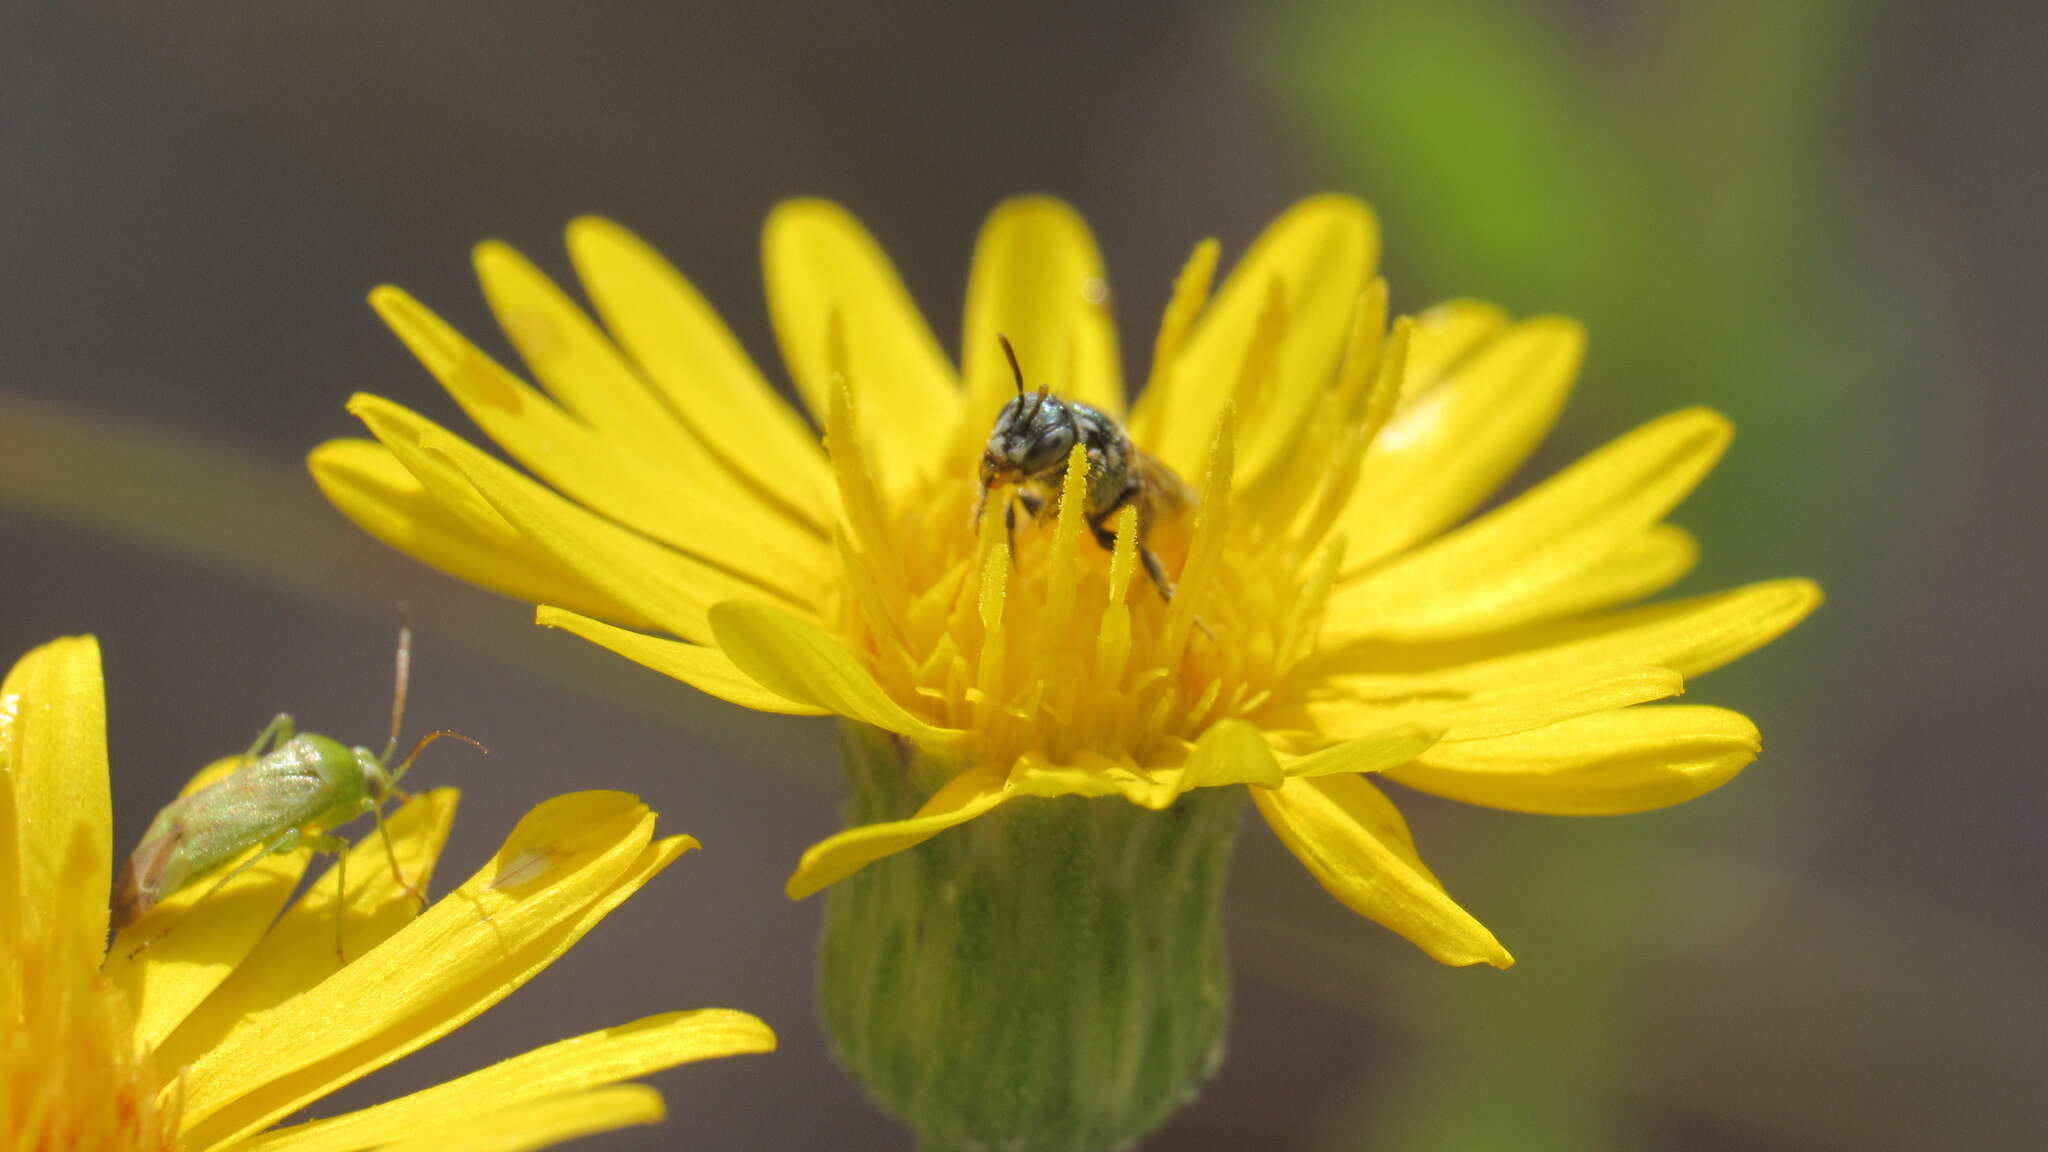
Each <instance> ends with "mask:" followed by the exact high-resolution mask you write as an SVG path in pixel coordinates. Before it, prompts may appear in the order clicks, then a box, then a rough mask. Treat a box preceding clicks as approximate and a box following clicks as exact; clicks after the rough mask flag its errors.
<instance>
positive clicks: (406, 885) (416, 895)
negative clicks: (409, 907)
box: [370, 805, 427, 912]
mask: <svg viewBox="0 0 2048 1152" xmlns="http://www.w3.org/2000/svg"><path fill="white" fill-rule="evenodd" d="M370 815H371V816H373V817H375V818H376V820H377V838H378V839H379V840H382V841H383V842H384V858H385V859H386V860H389V861H390V862H391V877H392V879H394V880H396V881H398V886H399V887H400V888H403V889H405V894H406V895H408V896H410V897H412V898H413V902H414V903H416V904H418V905H419V906H420V910H421V911H422V912H424V911H426V908H427V894H426V893H425V892H422V891H420V890H419V889H418V888H416V887H414V886H413V882H412V881H410V880H407V879H406V878H405V872H404V870H403V869H401V868H399V866H398V849H396V848H394V847H392V845H391V833H390V831H389V830H388V829H386V828H385V827H384V808H383V806H382V805H378V806H376V807H374V808H371V809H370Z"/></svg>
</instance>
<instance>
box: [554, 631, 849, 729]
mask: <svg viewBox="0 0 2048 1152" xmlns="http://www.w3.org/2000/svg"><path fill="white" fill-rule="evenodd" d="M533 622H534V623H535V624H538V625H540V626H541V627H543V628H560V629H562V630H564V631H567V632H573V633H575V634H576V635H578V636H581V637H583V638H584V639H585V640H588V641H590V642H591V643H592V644H595V645H597V646H598V647H600V648H609V649H611V650H612V651H614V652H616V653H618V654H619V655H621V656H624V657H625V658H626V659H628V660H631V661H633V662H634V663H635V664H641V665H644V666H646V667H648V668H652V669H654V670H655V671H656V672H659V673H661V674H662V675H664V676H668V677H671V678H673V679H676V680H681V681H682V682H683V683H685V684H688V685H689V686H690V687H692V688H695V689H697V690H698V691H699V692H703V693H705V694H707V695H711V696H716V697H718V698H719V699H720V700H725V701H729V702H731V703H734V704H737V705H739V706H740V707H742V708H752V709H754V710H755V711H757V712H780V713H782V714H784V715H788V716H823V715H826V714H827V712H826V710H825V709H823V708H820V707H817V706H815V705H811V704H799V703H797V702H796V701H794V700H791V699H789V698H787V697H784V696H778V695H776V694H775V693H773V692H770V691H769V690H768V689H766V688H763V687H761V685H760V684H759V683H758V682H757V681H755V679H754V678H753V677H751V676H749V675H747V674H746V673H744V672H742V671H740V670H739V667H738V666H737V665H735V664H734V663H733V662H732V658H731V657H729V656H727V655H726V654H725V653H723V652H721V651H719V650H718V649H716V648H708V647H705V646H704V645H701V644H685V643H682V642H680V641H676V640H661V639H657V638H656V637H653V636H643V635H641V634H640V633H638V632H628V631H626V630H625V629H623V628H613V627H611V626H610V625H608V624H600V623H598V622H597V621H595V620H592V619H591V618H589V617H588V616H578V615H577V614H576V613H574V612H565V611H563V610H562V609H560V608H550V607H548V606H546V605H542V606H541V607H540V608H539V609H537V610H536V611H535V612H534V615H533Z"/></svg>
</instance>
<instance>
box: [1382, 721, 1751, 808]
mask: <svg viewBox="0 0 2048 1152" xmlns="http://www.w3.org/2000/svg"><path fill="white" fill-rule="evenodd" d="M1762 747H1763V738H1762V737H1761V736H1760V735H1758V733H1757V730H1756V725H1754V724H1752V723H1750V722H1749V719H1748V718H1747V717H1745V716H1742V715H1741V714H1739V713H1736V712H1730V711H1728V710H1726V709H1723V708H1706V707H1697V706H1686V705H1661V706H1658V707H1653V708H1624V709H1621V710H1619V711H1613V712H1596V713H1594V714H1593V715H1590V716H1581V717H1578V718H1576V719H1572V720H1566V721H1562V722H1560V723H1557V724H1552V725H1549V726H1548V727H1544V728H1537V729H1533V730H1531V731H1528V732H1518V733H1515V734H1514V735H1512V736H1501V737H1496V738H1494V739H1491V740H1472V741H1468V742H1466V743H1462V744H1443V745H1439V746H1437V747H1436V748H1435V749H1433V750H1431V751H1430V752H1429V753H1428V754H1427V755H1425V756H1423V758H1422V759H1420V760H1418V761H1416V762H1415V763H1413V764H1406V765H1403V766H1401V767H1399V768H1396V769H1394V770H1392V771H1390V772H1388V773H1387V775H1388V777H1389V778H1390V779H1393V780H1398V781H1400V782H1401V783H1403V784H1406V785H1408V786H1409V787H1411V788H1419V789H1421V790H1422V791H1424V792H1434V793H1436V794H1437V795H1439V796H1447V797H1449V798H1451V799H1453V800H1462V801H1464V802H1466V803H1468V804H1484V805H1486V806H1488V807H1492V808H1507V809H1511V810H1513V811H1516V812H1541V813H1546V814H1550V815H1558V816H1599V815H1610V814H1620V813H1625V812H1645V811H1648V810H1650V809H1652V808H1663V807H1667V806H1669V805H1672V804H1678V803H1681V802H1683V801H1686V800H1690V799H1692V798H1693V797H1695V796H1700V795H1703V794H1705V793H1707V792H1711V791H1712V790H1714V789H1715V788H1718V787H1720V786H1721V785H1723V784H1725V783H1727V782H1728V781H1730V780H1732V779H1734V778H1735V774H1736V773H1738V772H1740V771H1742V769H1743V768H1744V767H1745V766H1747V765H1748V764H1749V762H1750V761H1752V760H1755V759H1756V757H1757V753H1758V751H1759V750H1761V749H1762Z"/></svg>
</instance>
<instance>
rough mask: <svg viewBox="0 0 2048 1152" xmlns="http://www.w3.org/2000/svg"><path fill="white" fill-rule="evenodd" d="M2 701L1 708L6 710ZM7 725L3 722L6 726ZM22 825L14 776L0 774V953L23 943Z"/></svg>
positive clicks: (8, 773) (6, 773) (1, 723)
mask: <svg viewBox="0 0 2048 1152" xmlns="http://www.w3.org/2000/svg"><path fill="white" fill-rule="evenodd" d="M5 706H6V705H5V702H4V701H0V709H4V708H5ZM4 723H5V722H0V725H4ZM20 836H21V822H20V818H19V816H18V814H17V809H16V807H15V803H14V773H13V772H0V951H4V950H6V949H12V948H15V947H18V946H19V945H20V943H21V934H22V930H23V926H22V922H21V921H22V916H23V911H22V898H23V895H24V893H23V891H22V886H21V838H20ZM88 955H89V953H88Z"/></svg>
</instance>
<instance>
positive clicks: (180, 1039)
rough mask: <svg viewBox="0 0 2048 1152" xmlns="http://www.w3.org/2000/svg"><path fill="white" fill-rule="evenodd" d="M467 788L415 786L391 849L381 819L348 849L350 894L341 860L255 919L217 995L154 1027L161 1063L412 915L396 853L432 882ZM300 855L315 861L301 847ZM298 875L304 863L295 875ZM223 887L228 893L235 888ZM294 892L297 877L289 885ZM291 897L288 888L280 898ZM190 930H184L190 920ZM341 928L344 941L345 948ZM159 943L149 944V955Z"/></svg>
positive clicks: (308, 982)
mask: <svg viewBox="0 0 2048 1152" xmlns="http://www.w3.org/2000/svg"><path fill="white" fill-rule="evenodd" d="M456 799H457V793H456V790H455V789H453V788H437V789H435V790H433V791H432V792H426V793H423V794H421V795H419V796H415V797H414V798H413V799H412V800H410V801H408V802H407V803H406V804H404V805H403V806H401V807H400V808H399V809H398V810H397V811H396V812H394V813H392V815H391V816H390V817H388V818H387V820H386V826H387V829H388V831H389V833H390V836H391V853H390V855H389V856H387V855H386V853H385V850H384V844H383V842H382V841H381V840H380V839H378V837H377V834H376V831H375V825H372V826H371V827H370V828H369V829H367V830H364V831H363V832H361V833H359V834H356V843H355V846H354V847H353V848H351V849H350V850H349V852H348V856H347V859H348V901H347V903H346V904H343V905H342V906H341V907H339V908H337V907H336V906H335V898H336V890H335V889H336V885H337V883H338V881H337V880H336V878H335V874H334V870H333V867H332V866H330V867H329V868H328V869H327V871H326V872H325V873H324V874H322V875H321V876H319V877H317V878H316V879H314V881H313V882H312V883H311V884H310V885H308V886H307V888H306V891H305V893H304V894H303V895H301V896H300V897H299V899H298V901H297V902H296V903H294V904H293V905H292V906H291V908H289V909H288V910H286V912H285V914H284V915H283V916H281V917H278V918H277V923H276V924H274V925H272V924H271V923H270V921H271V917H272V916H273V915H274V914H275V908H274V907H273V908H272V909H271V910H270V911H268V912H265V913H264V914H262V915H261V916H260V917H257V918H255V919H254V920H253V923H254V925H255V926H256V928H257V929H258V931H259V932H261V930H262V929H263V928H265V927H268V928H269V929H270V930H269V931H268V932H267V933H262V940H261V942H259V943H257V944H256V946H255V947H254V948H253V949H252V950H250V951H249V953H248V956H247V958H246V959H243V960H242V961H241V963H240V964H238V965H235V967H234V971H233V973H232V974H231V975H228V976H227V978H226V979H225V980H220V981H219V982H218V983H219V986H218V987H216V988H214V989H213V992H212V995H210V996H207V997H206V998H205V999H204V1000H203V1001H201V1002H199V1003H198V1005H197V1007H196V1008H193V1009H192V1010H191V1011H190V1014H189V1015H185V1016H184V1017H183V1019H182V1020H181V1021H177V1022H175V1023H176V1030H175V1031H171V1032H170V1033H169V1035H168V1037H167V1038H166V1037H165V1036H164V1034H163V1033H162V1032H158V1033H157V1034H156V1035H155V1036H151V1037H149V1039H150V1040H151V1042H152V1046H153V1047H154V1048H155V1049H156V1059H157V1062H158V1064H159V1066H161V1067H165V1068H182V1067H184V1066H185V1065H187V1064H190V1063H192V1062H193V1061H195V1060H197V1059H199V1058H200V1057H201V1056H203V1055H204V1054H206V1053H207V1052H208V1051H210V1050H212V1049H213V1048H214V1047H215V1046H217V1045H218V1044H220V1043H221V1040H222V1038H223V1037H225V1036H226V1035H227V1034H228V1033H229V1032H230V1031H232V1030H233V1029H235V1028H236V1027H238V1026H240V1025H241V1024H242V1022H243V1021H245V1020H250V1019H254V1018H255V1017H256V1016H257V1015H258V1014H259V1013H262V1012H267V1011H269V1010H270V1009H272V1008H275V1007H276V1006H278V1005H279V1004H282V1003H284V1002H285V1001H287V1000H289V999H291V998H292V997H294V996H297V995H298V994H299V993H301V992H303V991H305V990H306V989H308V988H311V987H313V986H314V985H316V984H318V983H320V982H321V981H322V980H325V979H327V978H328V977H329V976H332V975H333V974H334V973H335V970H336V969H338V968H340V967H341V965H342V961H343V958H344V957H346V958H350V959H354V958H359V957H361V956H364V955H366V954H367V953H368V952H369V951H370V950H371V949H372V948H375V947H376V946H377V945H379V944H381V943H383V942H384V941H385V940H387V939H389V938H390V937H391V936H392V934H394V933H396V932H397V931H398V930H399V929H400V928H403V927H405V926H406V925H407V924H410V923H412V920H413V917H414V916H415V915H416V914H417V913H418V911H419V909H418V907H417V905H416V904H415V902H414V901H413V898H412V896H411V895H410V894H409V893H407V892H406V891H405V889H404V887H403V886H401V885H400V884H399V883H398V878H397V877H395V876H393V875H392V873H391V859H392V857H396V858H397V860H398V868H399V871H400V872H401V873H402V874H403V875H404V876H405V879H406V881H407V882H408V883H410V884H411V885H412V886H413V887H414V888H417V889H418V890H419V891H421V892H426V891H428V890H429V885H430V883H431V881H432V880H433V876H434V864H435V862H436V860H438V859H439V857H440V854H441V848H442V846H443V845H444V844H446V843H447V840H448V829H449V826H450V825H451V824H452V823H453V822H454V819H455V807H456ZM296 857H297V861H298V865H299V867H300V868H303V867H304V866H305V864H306V863H307V861H306V858H305V854H304V853H299V854H296ZM297 878H298V872H297V870H294V872H293V873H292V879H293V880H294V881H296V880H297ZM227 891H228V890H227V889H223V890H222V894H221V896H220V897H215V899H221V898H222V897H224V896H226V895H227ZM290 893H291V887H290V885H287V886H286V887H285V892H284V895H286V896H288V895H290ZM279 903H282V897H280V899H279ZM180 931H183V929H182V928H181V929H180ZM337 934H338V935H339V940H340V943H341V945H342V948H343V952H342V954H341V955H337V954H336V953H335V945H336V940H337ZM154 952H155V949H154V948H152V949H151V950H150V952H146V953H144V954H143V956H144V958H145V959H148V958H149V957H150V956H151V954H152V953H154Z"/></svg>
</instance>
